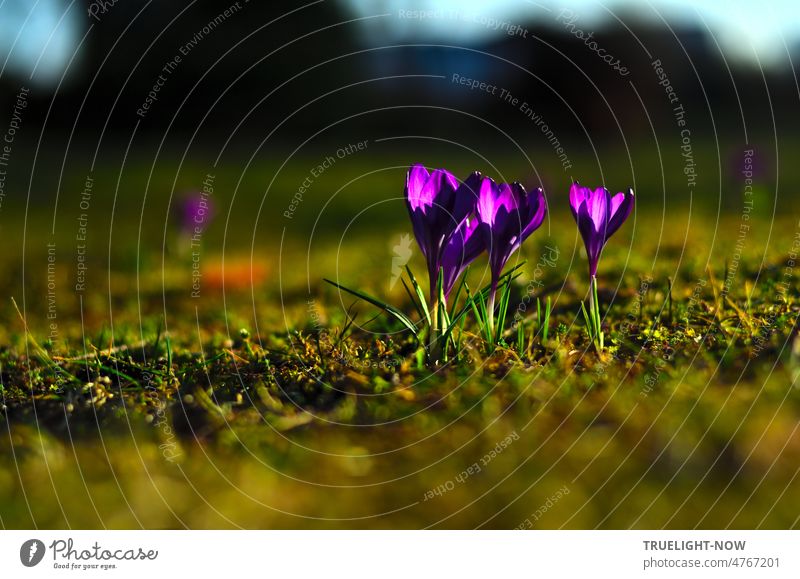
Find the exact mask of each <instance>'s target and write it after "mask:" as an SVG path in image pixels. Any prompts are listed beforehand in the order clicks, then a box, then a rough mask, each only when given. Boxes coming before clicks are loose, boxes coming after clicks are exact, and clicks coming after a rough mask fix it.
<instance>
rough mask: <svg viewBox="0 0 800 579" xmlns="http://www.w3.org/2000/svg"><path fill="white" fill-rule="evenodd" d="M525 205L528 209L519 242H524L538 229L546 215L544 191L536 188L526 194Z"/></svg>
mask: <svg viewBox="0 0 800 579" xmlns="http://www.w3.org/2000/svg"><path fill="white" fill-rule="evenodd" d="M527 205H528V208H529V213H528V218H527V219H526V221H527V225H525V226H524V227H523V229H522V235H521V236H520V237H521V238H522V239H521V241H525V240H526V239H527V238H528V236H529V235H530V234H531V233H533V232H534V231H536V230H537V229H539V227H540V226H541V225H542V223H543V222H544V218H545V215H547V201H546V200H545V198H544V191H542V188H541V187H538V188H536V189H534V190H533V191H531V192H530V193H528V201H527Z"/></svg>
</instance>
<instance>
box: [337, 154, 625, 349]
mask: <svg viewBox="0 0 800 579" xmlns="http://www.w3.org/2000/svg"><path fill="white" fill-rule="evenodd" d="M405 200H406V206H407V208H408V212H409V216H410V217H411V223H412V227H413V229H414V236H415V237H416V240H417V243H418V244H419V247H420V250H421V251H422V254H423V256H424V257H425V262H426V265H427V270H428V277H429V284H430V285H429V292H430V293H429V295H428V297H427V298H426V297H425V295H424V294H425V292H424V291H423V289H422V288H421V287H420V285H419V284H418V283H417V280H416V278H415V277H414V275H413V274H412V273H411V270H410V268H408V266H406V270H407V272H408V277H409V280H410V282H411V285H412V286H413V288H414V292H412V291H411V289H409V287H408V286H407V285H406V284H405V281H404V282H403V285H404V286H405V288H406V290H407V291H408V293H409V297H410V298H411V301H412V302H413V304H414V307H415V309H416V310H417V311H418V312H419V314H420V317H421V319H422V324H418V323H416V322H414V321H413V320H412V319H411V318H410V317H409V316H408V315H407V314H405V313H403V312H402V311H400V310H398V309H397V308H395V307H393V306H391V305H389V304H386V303H384V302H382V301H381V300H379V299H378V298H375V297H372V296H370V295H368V294H366V293H364V292H361V291H358V290H354V289H349V288H346V287H344V286H342V285H340V284H339V283H337V282H334V281H331V280H325V281H327V282H328V283H330V284H332V285H333V286H335V287H337V288H339V289H340V290H343V291H346V292H348V293H350V294H352V295H354V296H356V297H357V298H359V299H361V300H364V301H366V302H368V303H370V304H372V305H374V306H377V307H379V308H381V309H382V310H383V311H384V312H386V314H387V315H389V316H391V317H393V318H394V319H395V320H397V321H399V322H400V323H401V324H402V325H403V326H404V327H405V328H406V329H407V330H408V331H410V332H411V333H412V334H413V335H414V337H415V338H416V339H417V341H418V343H419V344H420V345H422V344H423V343H424V341H423V337H424V336H427V338H428V340H427V341H428V345H427V348H426V350H427V355H428V359H429V360H432V361H438V360H442V361H445V362H446V361H447V358H448V351H449V350H450V346H451V345H453V346H454V347H455V350H456V351H458V350H459V347H458V344H457V343H456V342H455V340H454V338H453V329H454V328H455V327H457V324H458V323H459V322H460V323H461V324H462V326H460V327H461V328H462V329H463V320H464V316H465V314H466V312H467V311H469V310H471V311H472V312H473V313H474V315H475V319H476V322H477V324H478V328H479V330H480V332H481V333H482V334H483V336H484V338H485V342H486V346H487V350H488V351H491V350H493V349H494V346H495V344H496V343H498V342H499V341H500V340H501V338H502V336H503V326H504V321H505V313H506V310H507V308H508V304H509V299H510V295H511V281H512V280H513V279H514V278H515V276H516V275H519V274H515V271H516V270H517V268H518V267H519V266H516V267H514V268H511V269H510V270H509V271H506V272H504V271H503V270H504V269H505V268H506V266H507V264H508V261H509V260H510V259H511V256H512V255H513V254H514V253H515V252H516V251H517V250H518V249H519V248H520V247H521V245H522V243H523V242H524V241H525V240H526V239H527V238H528V237H529V236H530V235H531V234H532V233H533V232H534V231H536V230H537V229H538V228H539V227H540V226H541V225H542V223H543V222H544V219H545V216H546V215H547V203H546V201H545V197H544V192H543V191H542V189H541V188H536V189H534V190H532V191H526V190H525V188H524V187H523V186H522V185H520V184H519V183H497V182H495V181H494V180H492V179H491V178H489V177H485V176H483V175H481V174H480V173H478V172H477V171H476V172H473V173H471V174H470V175H469V176H468V177H467V178H466V179H465V180H464V181H459V180H458V179H457V178H456V177H455V176H454V175H453V174H452V173H450V172H449V171H446V170H445V169H435V170H433V171H428V169H426V168H425V167H424V166H422V165H419V164H417V165H412V166H411V167H410V168H409V170H408V174H407V176H406V186H405ZM569 202H570V207H571V209H572V215H573V217H574V218H575V221H576V223H577V225H578V230H579V231H580V233H581V236H582V237H583V242H584V244H585V246H586V254H587V257H588V261H589V277H590V292H589V310H588V312H587V310H586V307H585V306H584V304H583V303H581V307H582V311H583V314H584V317H585V319H586V327H587V331H588V332H589V336H590V338H591V340H592V341H593V342H594V344H595V346H596V347H597V349H598V352H599V351H602V350H603V332H602V327H601V318H600V313H599V307H598V300H597V266H598V263H599V261H600V255H601V253H602V252H603V248H604V247H605V245H606V242H607V241H608V239H609V238H610V237H611V236H612V235H613V234H614V233H615V232H616V231H617V230H618V229H619V228H620V227H621V226H622V224H623V223H624V222H625V220H626V219H627V218H628V217H629V216H630V214H631V211H633V205H634V196H633V191H632V190H629V191H628V192H627V193H617V194H616V195H612V194H611V193H609V191H608V190H607V189H605V188H604V187H600V188H597V189H590V188H587V187H583V186H581V185H580V184H578V183H577V182H576V183H573V185H572V187H571V189H570V193H569ZM484 252H486V253H487V255H488V265H489V271H490V272H491V283H490V284H489V285H487V286H486V287H485V288H483V289H482V290H480V291H477V292H475V293H474V294H472V293H471V292H470V289H469V286H468V285H467V283H466V281H465V280H464V279H463V278H462V281H461V284H459V285H458V290H457V291H456V292H455V295H454V297H452V301H453V304H458V303H459V296H460V293H461V290H462V289H465V290H466V297H465V298H464V301H463V302H462V303H461V305H460V309H457V308H456V305H453V306H452V308H451V309H450V310H449V311H448V307H447V303H448V301H449V300H450V299H451V292H452V291H453V289H454V288H455V287H456V284H457V283H458V279H459V278H461V277H462V274H464V272H465V270H466V269H467V267H468V266H469V265H470V263H472V262H473V261H475V259H477V258H478V256H480V255H481V254H483V253H484ZM501 288H502V292H501V293H500V301H499V307H497V308H496V305H495V301H496V297H497V295H498V292H499V291H500V290H501ZM537 303H538V302H537ZM547 303H548V305H547V309H546V311H545V318H544V323H545V325H546V324H547V319H548V318H549V312H550V305H549V304H550V302H549V299H548V302H547ZM495 310H497V312H498V314H499V315H498V316H497V318H495ZM537 315H538V317H539V318H540V319H539V323H540V324H541V323H542V320H541V313H540V312H539V313H538V314H537ZM495 319H496V323H495ZM517 332H518V344H519V349H520V351H522V349H523V347H522V345H521V343H522V341H523V338H522V335H523V332H522V331H521V326H518V327H517ZM460 335H461V334H460V333H459V340H460ZM542 335H543V336H545V338H544V339H545V340H546V336H547V332H546V327H545V328H544V331H543V334H542Z"/></svg>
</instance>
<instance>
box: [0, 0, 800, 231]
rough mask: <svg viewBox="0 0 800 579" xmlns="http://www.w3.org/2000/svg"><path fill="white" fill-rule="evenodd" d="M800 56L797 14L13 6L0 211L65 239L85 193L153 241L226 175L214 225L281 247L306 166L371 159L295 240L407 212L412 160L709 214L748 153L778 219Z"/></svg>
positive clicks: (684, 5) (766, 6) (673, 6)
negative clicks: (19, 112)
mask: <svg viewBox="0 0 800 579" xmlns="http://www.w3.org/2000/svg"><path fill="white" fill-rule="evenodd" d="M589 35H591V37H590V36H589ZM176 57H180V61H177V60H176ZM798 57H800V10H798V8H797V6H796V4H795V3H794V2H790V1H773V2H763V3H758V4H754V3H739V2H729V3H718V2H713V1H710V0H708V1H695V2H688V1H678V0H671V1H661V2H658V1H654V2H634V1H630V0H628V1H622V0H620V1H617V2H608V3H605V4H603V5H600V4H596V3H594V2H584V1H576V2H567V1H564V2H548V1H542V2H529V1H527V0H515V1H503V0H497V1H494V2H477V1H462V2H456V1H444V2H429V1H424V0H417V1H413V0H409V1H405V2H396V1H391V0H384V1H379V0H376V1H360V0H340V1H317V2H310V3H302V2H255V1H250V2H246V1H244V0H241V1H240V2H238V3H236V2H228V1H227V0H226V1H214V2H212V1H210V0H195V1H191V2H185V3H183V2H181V3H168V2H155V1H150V2H142V1H134V0H117V1H116V2H113V1H109V2H99V1H98V2H94V3H89V2H85V1H81V2H78V1H72V2H68V1H66V0H40V1H39V2H36V3H35V5H34V3H31V2H28V1H24V0H7V1H6V2H4V3H3V4H2V7H0V59H1V60H2V62H4V66H3V69H2V74H0V83H1V84H2V93H1V94H2V97H1V98H0V104H1V105H2V107H1V108H2V111H3V116H2V118H0V131H2V130H4V129H5V127H6V126H7V125H8V123H9V122H10V121H9V119H12V118H13V111H14V106H15V103H17V95H18V93H19V91H20V89H21V87H25V88H29V89H30V92H29V96H28V98H27V101H28V106H27V108H26V109H25V112H24V115H23V119H22V129H21V130H19V131H18V133H17V136H16V138H15V142H14V145H13V158H12V161H11V163H10V164H9V171H8V176H7V182H6V186H5V193H6V198H5V200H4V205H3V211H5V212H6V214H7V215H8V214H12V215H14V214H15V213H14V212H15V211H27V212H28V213H27V215H28V219H36V218H37V215H42V216H43V217H42V221H43V222H44V223H46V224H47V223H50V221H51V220H52V222H53V233H54V234H56V235H57V233H58V231H59V229H60V227H59V225H58V224H59V223H61V222H62V221H61V220H62V219H63V220H64V221H65V222H68V221H69V220H70V219H72V218H74V216H73V214H74V213H76V212H77V211H78V207H77V205H78V204H79V198H80V193H81V191H82V189H83V188H84V183H85V180H86V177H87V176H89V175H90V176H91V177H92V178H93V180H94V182H95V187H94V190H95V193H94V199H93V201H92V203H93V206H92V210H93V211H95V212H96V213H95V215H96V216H98V218H99V215H101V214H102V215H103V220H106V218H107V217H108V216H109V213H100V212H101V211H103V212H105V211H110V209H111V208H112V206H113V205H114V203H117V206H116V210H117V211H118V212H119V211H120V210H121V209H123V210H126V211H127V210H130V211H133V212H135V213H138V214H139V216H140V218H139V221H142V222H144V224H145V226H147V225H148V224H149V223H150V222H151V221H152V224H153V225H154V228H155V229H154V231H155V232H158V231H160V229H163V227H164V223H165V220H166V219H168V216H169V215H170V211H171V210H170V206H172V205H174V204H171V203H170V200H171V199H173V198H174V197H175V196H180V195H183V194H184V193H185V192H187V191H192V190H196V189H199V188H200V187H201V184H202V182H203V180H204V179H205V177H206V175H207V174H214V175H215V179H216V188H215V195H216V196H217V197H216V199H217V201H218V203H217V205H218V207H219V208H220V212H221V214H223V215H225V214H227V213H228V211H229V210H230V212H231V215H232V216H234V217H235V216H236V215H239V216H240V217H241V218H242V219H243V220H244V219H247V218H252V216H253V215H254V214H259V215H260V217H259V219H260V220H261V222H262V223H269V222H270V220H272V224H273V225H274V226H276V227H279V226H280V225H281V224H285V223H286V220H285V219H284V220H283V221H282V219H283V218H282V217H281V214H282V213H283V212H284V211H285V209H286V207H287V205H288V204H289V203H290V202H291V199H292V197H293V195H294V194H295V192H296V191H297V190H298V188H299V187H300V186H301V185H302V183H303V181H304V180H305V178H306V177H307V176H308V175H309V171H310V170H311V168H313V167H314V166H315V165H316V164H317V163H318V162H321V160H323V159H325V158H326V157H328V156H331V155H334V156H335V152H336V151H337V150H338V149H339V148H340V147H343V146H345V145H348V144H353V143H358V142H362V141H367V142H368V146H367V150H366V154H364V153H363V152H362V153H358V154H356V155H349V154H348V155H347V156H346V158H343V159H337V163H336V166H335V167H333V168H331V170H330V171H327V172H326V173H325V175H324V176H323V177H320V178H317V179H315V180H314V190H313V195H312V194H311V193H308V194H307V195H306V197H305V199H304V200H303V202H302V203H303V204H302V205H301V206H300V207H299V208H298V211H297V213H296V215H295V216H294V219H295V221H297V220H303V219H306V220H309V221H313V220H314V219H315V218H316V217H317V216H318V214H319V211H320V208H321V207H322V206H323V204H324V203H325V201H327V200H328V199H330V198H331V197H332V196H333V195H334V193H335V192H336V191H337V190H338V189H340V188H342V187H344V188H345V190H344V191H343V193H342V194H341V199H343V200H346V199H350V203H351V208H358V209H360V208H363V207H364V206H365V205H367V203H368V202H369V203H371V202H375V201H380V200H384V199H390V198H392V197H396V196H398V195H400V194H401V193H402V167H403V166H407V165H408V164H410V163H412V162H415V161H422V162H425V163H427V164H430V165H434V166H448V167H451V168H452V169H454V170H455V171H461V172H466V171H469V170H472V169H475V168H482V169H484V170H485V171H486V172H488V173H490V174H493V175H495V176H497V177H500V178H506V179H519V180H522V181H524V182H526V183H528V184H531V185H532V184H544V185H545V186H546V190H547V192H548V193H549V194H556V193H557V194H561V193H562V192H563V191H564V189H565V187H566V186H567V185H568V183H569V181H570V180H571V179H573V178H575V179H580V180H582V181H586V182H592V183H595V182H604V183H606V184H607V185H608V186H609V187H610V188H612V189H617V190H619V189H622V188H626V187H628V186H629V185H633V186H635V187H636V188H637V190H638V192H639V193H640V197H639V198H640V203H642V204H643V206H644V205H647V204H648V203H650V204H654V205H656V206H658V207H660V208H661V209H662V210H663V209H666V210H672V209H678V208H682V209H686V208H688V207H689V204H690V203H693V204H694V206H695V207H703V206H707V207H708V208H709V210H710V211H716V210H718V209H719V208H723V209H724V208H734V207H737V206H739V205H740V202H741V190H742V175H741V168H742V165H743V162H744V161H743V159H744V153H743V152H744V151H745V150H747V149H754V151H755V155H754V161H753V163H754V170H755V172H756V174H757V176H758V179H759V184H760V186H761V188H762V189H763V191H764V193H763V195H764V197H763V201H764V202H763V203H760V205H761V210H762V211H763V212H764V213H765V214H767V215H768V214H769V213H770V212H774V211H776V207H780V204H781V203H787V204H791V202H792V201H791V200H792V197H793V195H792V194H791V193H790V192H791V191H792V189H793V188H794V187H796V185H797V183H798V168H797V163H795V162H794V159H795V158H796V156H797V154H798V151H799V150H800V149H798V147H797V146H796V141H797V134H798V133H797V131H798V124H799V123H800V115H798V113H797V111H798V105H800V101H799V100H798V95H799V93H798V81H797V65H796V62H797V59H798ZM656 61H660V65H661V69H663V73H661V72H659V70H660V69H658V66H657V65H655V64H654V62H656ZM454 75H458V77H457V78H459V79H460V78H467V79H475V80H476V81H479V82H484V83H486V86H487V87H489V88H487V90H481V89H480V88H479V87H478V88H475V89H470V88H469V87H468V86H466V85H464V84H459V83H457V82H453V78H454ZM664 75H665V76H664ZM491 87H496V88H494V89H492V88H491ZM156 89H157V90H156ZM668 89H669V90H670V91H671V92H668ZM153 91H154V92H153ZM148 94H150V95H151V96H155V97H156V98H155V100H153V99H151V101H150V102H149V107H148V108H146V109H145V108H143V107H144V106H145V105H147V104H148V102H147V100H148ZM503 95H511V96H509V97H508V99H505V98H503ZM671 98H672V99H673V100H672V101H671V100H670V99H671ZM513 99H516V100H513ZM523 103H526V104H527V105H528V107H527V109H525V107H524V106H523ZM678 106H682V107H683V111H684V113H683V114H684V115H685V116H682V117H680V120H682V121H683V122H684V123H685V124H683V125H679V124H678V121H679V118H678V117H677V116H676V111H675V107H678ZM526 110H527V111H529V112H530V113H531V115H534V114H535V116H531V115H526V114H525V111H526ZM537 120H538V121H537ZM537 123H538V124H537ZM684 130H685V131H688V132H684ZM687 139H688V141H687ZM687 142H688V145H689V148H688V149H687V148H683V149H682V148H681V147H682V145H683V146H686V145H687ZM356 159H357V161H356ZM687 171H688V173H689V174H692V173H693V174H694V182H693V184H691V183H688V182H687ZM370 172H373V173H370ZM365 175H367V176H366V177H365ZM353 179H355V180H356V181H355V182H351V181H352V180H353ZM348 195H349V196H348ZM57 199H58V202H57V201H56V200H57ZM265 200H268V201H266V202H265ZM343 202H344V201H343ZM670 203H674V204H675V205H673V206H670V205H669V204H670ZM59 206H60V208H59ZM98 207H102V209H99V208H98ZM390 209H391V211H390ZM396 209H397V207H396V206H392V205H387V206H386V208H384V209H381V211H384V213H382V215H385V216H391V215H393V214H397V212H396ZM150 210H152V211H153V213H152V215H153V216H155V217H154V218H153V219H152V220H151V219H150V218H149V217H141V216H142V215H151V214H150V213H148V211H150ZM259 212H260V213H259ZM349 217H352V211H351V212H350V213H349V214H348V218H349ZM116 218H117V219H118V220H119V218H120V214H119V213H117V214H116ZM323 221H324V222H325V223H328V224H331V225H337V227H340V225H338V222H337V221H336V220H331V221H327V220H323ZM0 223H1V224H2V226H5V227H9V226H13V225H14V224H16V223H18V222H17V220H15V219H12V220H11V223H9V220H8V219H6V220H3V218H2V215H0ZM251 225H252V224H251V223H247V224H246V226H244V227H242V228H241V230H242V231H243V232H246V235H244V236H243V238H242V240H243V241H247V240H249V238H250V236H251V233H252V231H253V227H252V226H251ZM69 234H70V235H71V234H72V232H71V231H70V232H69ZM234 235H235V232H234Z"/></svg>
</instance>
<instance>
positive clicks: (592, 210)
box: [587, 187, 609, 234]
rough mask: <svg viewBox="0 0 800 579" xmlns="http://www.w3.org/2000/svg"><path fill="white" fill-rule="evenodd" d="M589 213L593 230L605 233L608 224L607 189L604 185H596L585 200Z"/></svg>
mask: <svg viewBox="0 0 800 579" xmlns="http://www.w3.org/2000/svg"><path fill="white" fill-rule="evenodd" d="M587 205H588V208H589V215H590V216H591V218H592V223H593V224H594V230H595V231H597V232H599V233H601V234H605V230H606V226H607V225H608V216H609V208H608V191H607V190H606V188H605V187H598V188H597V189H595V190H594V191H593V192H592V193H591V194H590V197H589V199H588V202H587Z"/></svg>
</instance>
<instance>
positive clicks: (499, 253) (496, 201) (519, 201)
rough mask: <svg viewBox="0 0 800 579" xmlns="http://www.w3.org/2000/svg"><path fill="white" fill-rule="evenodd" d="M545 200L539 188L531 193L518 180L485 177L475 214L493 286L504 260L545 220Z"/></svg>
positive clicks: (498, 276)
mask: <svg viewBox="0 0 800 579" xmlns="http://www.w3.org/2000/svg"><path fill="white" fill-rule="evenodd" d="M546 214H547V203H546V202H545V198H544V193H543V192H542V190H541V188H537V189H535V190H533V191H531V192H527V191H525V189H524V188H523V187H522V185H520V184H519V183H511V184H508V183H495V182H494V181H493V180H492V179H490V178H488V177H485V178H484V179H483V181H482V182H481V187H480V192H479V194H478V206H477V215H478V220H479V222H480V224H479V228H480V231H481V235H482V237H483V238H484V243H486V247H487V249H488V251H489V267H490V269H491V272H492V288H493V290H494V289H496V287H497V282H498V280H499V279H500V275H501V273H502V271H503V268H504V267H505V266H506V262H508V259H509V258H510V257H511V255H512V254H513V253H514V252H515V251H516V250H517V249H519V247H520V245H522V242H523V241H525V239H527V238H528V236H529V235H530V234H531V233H533V232H534V231H535V230H536V229H537V228H538V227H539V226H540V225H541V224H542V222H543V221H544V217H545V215H546Z"/></svg>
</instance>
